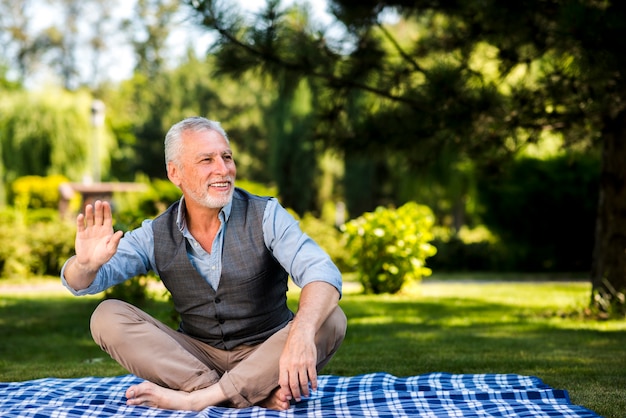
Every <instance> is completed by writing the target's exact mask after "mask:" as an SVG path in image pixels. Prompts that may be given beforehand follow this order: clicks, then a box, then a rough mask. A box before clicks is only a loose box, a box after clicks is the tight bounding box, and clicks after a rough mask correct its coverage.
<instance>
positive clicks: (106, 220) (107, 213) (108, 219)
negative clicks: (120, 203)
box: [102, 202, 113, 226]
mask: <svg viewBox="0 0 626 418" xmlns="http://www.w3.org/2000/svg"><path fill="white" fill-rule="evenodd" d="M102 216H103V224H104V225H105V226H110V225H112V224H113V214H112V212H111V205H110V204H109V202H102Z"/></svg>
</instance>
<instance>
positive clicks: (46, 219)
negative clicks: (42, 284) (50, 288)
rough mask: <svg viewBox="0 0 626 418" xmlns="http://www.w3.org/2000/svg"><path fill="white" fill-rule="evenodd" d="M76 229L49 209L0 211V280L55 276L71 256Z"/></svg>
mask: <svg viewBox="0 0 626 418" xmlns="http://www.w3.org/2000/svg"><path fill="white" fill-rule="evenodd" d="M52 213H55V215H56V216H54V217H53V216H52ZM75 230H76V228H75V227H74V225H73V223H69V222H63V221H60V220H59V219H58V213H57V212H51V211H50V210H28V211H18V210H15V209H5V210H3V211H2V213H1V214H0V277H29V276H32V275H40V276H41V275H50V276H56V275H58V274H59V273H60V271H61V267H62V266H63V263H64V262H65V260H66V259H67V258H69V257H71V256H72V255H73V254H74V237H75Z"/></svg>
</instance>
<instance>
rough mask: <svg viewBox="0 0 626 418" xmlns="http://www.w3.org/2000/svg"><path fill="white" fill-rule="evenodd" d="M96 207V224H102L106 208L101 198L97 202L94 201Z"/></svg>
mask: <svg viewBox="0 0 626 418" xmlns="http://www.w3.org/2000/svg"><path fill="white" fill-rule="evenodd" d="M94 207H95V210H94V216H93V217H94V225H96V226H100V225H102V223H103V218H104V209H103V205H102V202H101V201H100V200H96V202H95V203H94Z"/></svg>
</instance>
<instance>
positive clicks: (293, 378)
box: [289, 372, 302, 402]
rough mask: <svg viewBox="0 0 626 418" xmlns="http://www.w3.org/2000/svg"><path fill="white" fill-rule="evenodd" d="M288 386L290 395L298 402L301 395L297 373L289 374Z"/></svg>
mask: <svg viewBox="0 0 626 418" xmlns="http://www.w3.org/2000/svg"><path fill="white" fill-rule="evenodd" d="M289 378H290V379H289V380H290V382H289V388H290V389H291V395H292V396H293V398H294V399H295V400H296V402H300V400H301V399H302V396H301V395H300V377H299V373H297V372H296V373H295V374H293V375H290V376H289Z"/></svg>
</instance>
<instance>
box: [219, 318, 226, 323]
mask: <svg viewBox="0 0 626 418" xmlns="http://www.w3.org/2000/svg"><path fill="white" fill-rule="evenodd" d="M218 322H219V323H220V324H223V323H224V322H226V321H225V320H224V319H223V318H220V319H219V320H218Z"/></svg>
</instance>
